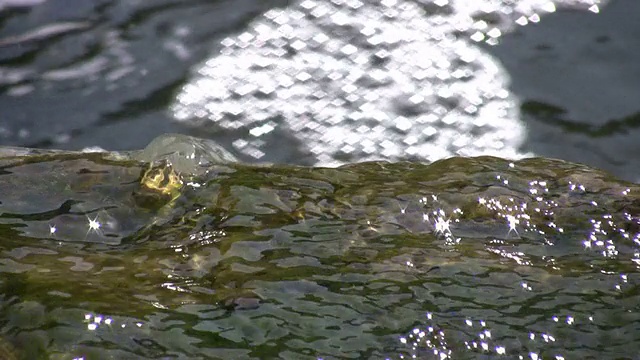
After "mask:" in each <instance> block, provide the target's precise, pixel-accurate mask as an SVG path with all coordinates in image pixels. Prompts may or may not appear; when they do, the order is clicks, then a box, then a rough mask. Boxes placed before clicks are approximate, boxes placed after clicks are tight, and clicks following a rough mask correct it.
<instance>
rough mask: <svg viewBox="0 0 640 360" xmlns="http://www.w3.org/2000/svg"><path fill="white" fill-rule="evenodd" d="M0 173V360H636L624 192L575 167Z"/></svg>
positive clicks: (37, 159) (630, 234)
mask: <svg viewBox="0 0 640 360" xmlns="http://www.w3.org/2000/svg"><path fill="white" fill-rule="evenodd" d="M3 154H4V155H5V156H4V157H2V158H1V159H0V294H1V295H0V337H1V339H2V344H0V345H1V346H0V351H3V352H4V355H3V356H4V358H9V359H80V358H82V359H270V358H282V359H318V358H322V359H386V358H388V359H409V358H413V357H414V356H415V358H419V359H518V358H523V359H580V358H583V359H595V358H598V359H633V358H636V356H637V354H639V353H640V314H639V310H640V309H639V307H640V305H639V304H640V292H639V291H638V282H639V281H640V276H639V275H640V235H639V220H638V210H639V209H640V201H639V198H638V194H639V191H640V189H639V188H638V185H635V184H630V183H626V182H623V181H619V180H617V179H615V178H612V177H610V176H609V175H607V174H605V173H603V172H601V171H598V170H594V169H592V168H588V167H585V166H582V165H577V164H573V163H568V162H563V161H557V160H549V159H541V158H536V159H528V160H521V161H518V162H513V163H511V162H509V161H505V160H502V159H499V158H492V157H481V158H451V159H447V160H442V161H438V162H435V163H432V164H430V165H427V164H420V163H409V162H400V163H386V162H370V163H361V164H356V165H348V166H343V167H340V168H335V169H329V168H307V167H294V166H251V165H242V164H235V163H227V164H225V163H218V164H216V163H215V161H211V162H210V163H209V164H207V165H206V166H200V167H199V168H198V171H195V172H194V173H197V175H192V174H190V173H185V172H183V173H180V174H177V173H176V172H175V171H174V169H173V167H172V165H171V164H168V163H167V162H166V161H159V160H157V161H155V162H154V163H153V164H152V165H153V167H152V168H151V170H149V169H150V167H149V164H148V163H144V162H139V161H135V160H132V158H131V157H130V156H128V155H126V154H125V155H117V154H113V153H110V154H107V153H102V154H99V153H98V154H80V153H66V152H59V153H53V152H43V151H40V152H39V154H38V152H27V151H21V150H15V149H13V150H11V149H7V150H3ZM163 158H164V159H167V158H168V157H166V156H164V157H163ZM176 163H177V162H176ZM154 184H155V185H156V186H155V188H154V187H153V186H152V185H154Z"/></svg>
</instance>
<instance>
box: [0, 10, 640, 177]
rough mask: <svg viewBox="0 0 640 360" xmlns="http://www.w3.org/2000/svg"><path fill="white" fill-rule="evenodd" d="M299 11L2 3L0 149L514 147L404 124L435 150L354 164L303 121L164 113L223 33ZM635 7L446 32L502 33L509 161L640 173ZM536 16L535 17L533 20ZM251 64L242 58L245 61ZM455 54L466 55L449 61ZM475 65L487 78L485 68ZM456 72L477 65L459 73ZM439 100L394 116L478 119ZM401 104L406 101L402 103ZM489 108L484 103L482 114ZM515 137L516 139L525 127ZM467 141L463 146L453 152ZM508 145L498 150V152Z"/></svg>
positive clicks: (450, 150) (439, 127)
mask: <svg viewBox="0 0 640 360" xmlns="http://www.w3.org/2000/svg"><path fill="white" fill-rule="evenodd" d="M13 3H19V1H17V2H13ZM338 3H343V2H340V1H337V2H336V4H338ZM394 3H395V2H394ZM507 3H508V2H505V3H504V4H507ZM291 4H294V3H293V2H292V3H291ZM291 4H289V2H287V1H284V0H283V1H250V0H243V1H154V2H153V3H145V2H135V1H93V2H85V1H71V2H70V1H66V0H49V1H44V2H41V3H39V4H36V5H33V6H24V7H17V6H6V7H5V8H3V9H2V10H0V109H2V117H1V118H0V145H12V146H29V147H39V148H60V149H74V150H79V149H82V148H85V147H90V146H99V147H101V148H103V149H107V150H124V149H139V148H142V147H144V146H145V145H146V144H147V143H148V142H149V141H150V140H151V139H153V138H154V137H155V136H157V135H159V134H162V133H166V132H179V133H186V134H190V135H197V136H200V137H209V138H212V139H215V140H216V141H218V142H220V143H221V144H223V145H224V146H225V147H227V148H228V149H230V150H232V151H235V152H236V154H237V155H238V156H239V157H240V158H241V159H243V160H245V161H271V162H281V163H297V164H304V165H313V164H318V162H317V160H315V159H317V158H318V156H320V157H322V156H325V158H329V159H338V160H340V159H344V160H346V161H347V162H352V161H359V160H367V159H369V158H368V157H362V156H361V155H362V154H365V155H371V154H374V155H376V154H377V157H379V158H381V159H389V160H394V161H395V160H402V159H403V158H408V159H413V160H423V161H427V160H429V161H432V160H434V159H437V158H438V156H441V157H447V156H452V155H456V154H460V155H482V154H484V153H486V152H485V151H484V150H487V149H490V148H487V147H484V148H483V146H482V145H481V146H477V147H474V146H471V145H473V144H477V143H480V142H482V141H484V140H481V136H480V135H478V134H481V135H486V133H487V132H489V133H490V132H491V131H496V132H497V131H499V132H504V133H505V134H506V135H505V136H506V137H503V140H504V138H507V139H508V137H509V135H508V134H509V131H511V130H509V129H510V126H511V125H501V126H502V127H499V128H496V129H494V130H492V129H491V128H489V129H485V128H483V125H480V127H472V128H469V129H468V130H459V131H458V132H457V133H456V132H453V133H452V134H450V135H447V134H448V132H447V131H448V129H449V128H450V127H451V126H452V125H451V123H450V120H447V119H445V120H444V121H440V122H438V121H436V122H434V123H432V125H429V127H426V128H424V129H422V128H420V129H419V130H422V132H420V131H418V132H417V133H418V134H419V136H417V137H416V136H413V134H409V136H406V137H405V138H397V139H396V138H395V137H393V136H395V135H393V136H392V134H395V133H402V132H403V131H405V128H403V126H404V124H400V125H398V124H395V125H393V124H392V125H388V124H382V127H383V128H384V129H387V130H389V134H390V135H384V136H387V137H388V138H390V139H391V140H390V141H392V142H396V143H402V141H404V142H405V143H407V144H413V143H414V142H416V141H417V142H418V144H420V143H423V144H424V143H429V142H433V148H427V149H424V150H419V151H418V152H417V153H416V152H415V150H414V151H413V152H412V149H411V147H410V146H409V147H406V146H405V147H404V148H401V149H400V150H399V152H398V151H396V152H395V153H392V151H391V150H390V152H389V153H390V154H391V155H385V150H388V149H389V146H388V145H389V144H384V141H383V140H381V141H380V142H378V143H375V144H374V147H373V148H372V150H367V149H365V150H366V151H368V152H365V153H362V151H360V153H357V152H353V153H352V154H347V155H349V156H345V153H344V150H343V149H345V148H346V149H347V151H350V150H351V149H350V147H351V146H352V145H353V144H354V142H356V143H362V141H361V140H360V139H359V140H354V139H352V140H349V139H346V140H344V141H345V142H343V143H340V144H334V145H331V143H330V141H329V143H328V144H327V143H323V144H321V145H323V147H322V149H320V150H316V149H308V148H307V149H305V148H304V147H305V145H306V143H308V140H307V139H308V138H299V137H297V136H296V133H295V131H294V130H292V128H293V127H294V126H289V127H283V126H281V125H278V126H277V129H276V130H274V131H273V132H272V133H271V135H270V136H262V137H258V138H256V137H254V136H252V135H251V134H252V133H251V126H253V125H250V124H245V125H243V127H242V128H241V129H238V130H234V128H233V127H231V128H229V127H227V128H223V127H220V126H209V125H206V126H201V125H202V122H203V119H205V120H207V119H206V118H207V117H211V116H212V115H210V114H209V115H205V116H204V117H202V116H201V114H206V113H207V112H210V109H207V106H206V104H200V105H197V104H196V105H195V106H192V109H191V110H189V111H190V115H189V117H190V119H189V120H188V121H186V122H185V121H182V122H177V121H175V119H174V114H172V111H170V110H169V108H170V107H171V106H172V105H173V104H174V103H175V102H176V100H175V99H176V97H177V96H178V95H179V94H180V93H181V92H182V89H183V87H184V86H185V85H186V84H188V83H189V82H190V81H192V80H191V79H192V78H193V77H194V69H198V66H196V65H197V64H201V63H202V62H203V61H205V60H206V59H207V58H208V57H210V56H212V55H213V59H215V58H216V54H217V53H218V52H220V51H224V48H225V46H223V45H221V44H220V42H221V40H222V39H224V38H225V36H232V35H234V34H238V33H241V32H242V31H244V30H245V29H246V27H247V24H249V23H250V22H252V21H254V20H255V19H257V18H260V17H261V16H262V14H263V13H265V11H267V10H268V9H276V8H279V7H280V8H283V9H284V8H287V7H288V6H292V5H291ZM376 4H377V2H376ZM416 4H419V5H420V6H421V9H424V11H425V12H426V14H428V15H427V16H428V19H432V20H433V21H434V22H435V23H438V24H439V23H442V22H447V21H450V20H449V19H455V12H456V11H458V10H456V8H455V7H452V6H451V5H450V4H449V5H447V2H446V1H445V2H442V1H435V2H434V1H427V0H424V1H422V0H421V1H418V2H416ZM509 4H510V3H509ZM637 4H638V3H637V2H635V1H633V0H616V1H611V2H610V3H606V4H601V5H600V7H598V8H597V9H598V12H599V13H597V14H595V13H593V12H591V11H588V10H586V7H587V6H583V7H582V8H581V10H575V9H564V8H563V7H562V3H557V6H558V9H557V11H555V13H551V14H543V12H540V11H538V12H537V13H540V14H543V16H542V20H541V21H540V22H539V23H534V22H535V21H533V20H531V21H529V24H528V25H527V26H520V25H513V20H509V17H508V16H507V15H505V14H507V11H506V10H505V11H504V13H503V12H501V11H502V10H501V9H503V8H504V9H506V7H505V6H507V5H508V4H507V5H504V6H503V7H502V8H500V7H497V8H492V9H490V10H487V11H488V12H487V13H484V15H483V13H482V12H478V13H475V14H472V15H471V16H472V17H473V18H474V21H476V22H475V23H473V26H471V25H464V26H466V27H467V28H466V30H462V31H458V30H454V31H453V32H452V33H451V34H454V35H455V36H462V38H464V37H465V36H467V37H468V36H470V35H471V34H472V33H473V31H475V28H474V26H475V27H476V28H479V27H478V26H477V25H478V24H480V23H482V24H485V25H486V24H489V26H493V25H496V26H497V28H500V29H503V34H502V36H501V37H499V38H497V39H498V40H499V41H496V43H497V45H492V46H489V45H486V46H483V49H484V50H483V51H486V52H487V53H488V54H492V55H494V56H495V57H496V58H497V59H499V61H500V62H501V63H502V65H503V66H504V67H505V69H506V73H505V74H506V75H505V76H508V78H509V84H508V85H507V89H508V90H509V91H511V92H513V95H514V96H515V98H517V99H516V100H517V101H518V102H517V104H516V105H514V106H513V107H514V111H515V112H516V113H515V114H511V115H507V118H509V119H512V120H513V121H514V124H516V125H513V126H514V129H515V128H518V129H519V128H520V127H522V128H524V129H525V131H524V137H523V139H522V141H514V144H513V145H512V144H507V145H505V146H506V149H505V150H509V151H503V152H502V154H503V155H502V156H511V154H522V155H526V154H528V153H533V154H534V155H541V156H549V157H555V158H561V159H567V160H571V161H577V162H581V163H585V164H589V165H592V166H596V167H598V168H602V169H605V170H608V171H611V172H612V173H613V174H615V175H617V176H620V177H622V178H624V179H627V180H632V181H637V180H638V179H639V178H640V173H639V172H638V170H637V169H639V168H640V166H639V165H640V164H638V161H639V160H638V157H637V156H636V154H637V153H638V151H637V150H639V149H638V145H637V142H636V141H635V140H636V139H637V138H638V130H637V126H636V122H637V119H636V118H637V112H638V109H637V99H638V98H640V97H639V96H638V90H637V86H635V84H636V83H637V80H638V79H639V76H638V74H639V70H638V67H639V66H640V65H638V64H640V59H639V58H640V54H638V53H637V50H636V49H638V48H639V47H638V46H636V45H637V44H638V40H637V39H638V38H639V37H638V36H637V34H638V33H639V30H638V27H639V25H638V22H637V21H636V19H635V14H637V13H638V5H637ZM454 5H455V4H454ZM509 6H511V5H509ZM363 9H366V7H365V8H363ZM361 12H364V10H363V11H361ZM537 13H534V14H533V15H531V16H529V17H530V18H531V19H533V18H534V17H535V16H537ZM514 18H515V17H514ZM438 19H441V20H438ZM505 19H506V20H505ZM509 24H511V25H509ZM512 25H513V26H512ZM460 26H462V25H460ZM489 28H490V27H489ZM489 28H488V29H489ZM436 29H438V28H436ZM455 31H458V34H457V35H456V34H455ZM487 33H488V32H487ZM447 36H448V35H447ZM452 36H453V35H452ZM487 38H490V37H489V36H487ZM490 39H491V38H490ZM468 42H470V43H474V42H473V41H472V40H468ZM481 44H482V43H478V45H481ZM492 44H493V43H492ZM243 56H244V55H242V54H241V53H240V55H239V58H240V59H241V58H242V57H243ZM450 60H451V61H454V62H455V61H458V60H456V59H449V60H446V61H445V62H447V61H450ZM232 61H233V60H232ZM472 65H474V64H472ZM471 69H472V70H471V71H481V70H482V67H480V68H479V69H480V70H477V69H478V67H477V66H476V70H473V66H472V67H471ZM214 70H215V71H221V70H219V68H214ZM451 71H453V70H451ZM461 71H463V72H464V71H469V70H468V69H465V68H461ZM197 72H198V71H196V73H197ZM478 74H479V73H478ZM208 76H210V75H208ZM224 76H226V75H225V74H217V75H216V74H214V75H213V77H212V79H213V80H214V81H218V80H220V81H221V78H222V77H224ZM472 77H473V76H472ZM439 78H442V76H441V75H438V76H436V77H434V78H433V79H432V80H430V83H429V84H431V85H433V87H434V88H437V86H439V85H438V82H439V81H440V80H438V79H439ZM216 79H218V80H216ZM193 81H197V78H196V80H193ZM463 81H464V80H463ZM427 85H428V84H427ZM418 86H420V85H419V84H418ZM425 86H426V85H425ZM470 86H472V85H470ZM473 86H478V85H473ZM436 91H437V89H436ZM454 91H455V90H454ZM487 91H489V90H487ZM490 91H495V90H490ZM478 92H479V93H482V90H481V89H480V90H478ZM330 96H331V95H330ZM335 96H338V95H337V94H336V95H335ZM382 96H383V97H384V96H385V95H384V94H382ZM438 96H440V95H438ZM444 96H445V98H438V99H436V100H435V101H436V102H435V103H433V102H431V103H429V102H427V103H425V104H426V105H422V104H418V105H417V106H414V107H411V106H413V105H411V103H409V105H411V106H410V107H406V108H404V109H401V110H400V111H399V112H398V114H400V117H402V116H406V117H407V119H409V121H417V120H415V119H416V118H415V117H414V118H412V117H411V116H412V114H414V112H415V111H418V112H420V111H426V112H424V114H430V111H433V112H434V113H437V114H440V115H439V116H441V117H443V118H446V115H447V114H451V116H453V117H455V116H457V115H456V113H457V112H458V111H459V112H461V113H463V114H464V113H465V111H473V110H468V109H469V108H468V107H465V106H467V105H468V104H466V103H465V101H466V100H464V99H462V100H457V99H456V98H453V99H452V98H446V96H447V95H444ZM509 96H511V95H509ZM241 100H242V99H241ZM242 101H244V100H242ZM242 101H241V102H242ZM399 101H400V103H401V104H404V101H405V100H403V99H400V100H399ZM461 101H462V102H461ZM492 101H493V100H483V102H484V104H485V105H486V106H485V108H486V107H490V106H491V104H492ZM210 106H218V105H216V104H213V105H210ZM402 107H405V105H402ZM463 107H465V108H464V110H463V109H462V108H463ZM471 107H472V108H473V105H472V106H471ZM501 111H502V110H501ZM509 111H511V110H509ZM473 116H476V115H473ZM476 118H478V117H477V116H476ZM472 119H473V118H472ZM480 119H481V121H480V123H485V122H487V121H488V122H489V123H490V122H491V121H492V120H491V112H489V115H486V114H485V115H480ZM207 121H208V120H207ZM429 121H431V120H429ZM465 121H467V120H465ZM276 122H277V120H276ZM269 124H270V123H266V125H267V126H271V125H269ZM320 124H321V125H322V123H320ZM259 125H262V126H264V125H265V124H264V123H259ZM314 126H317V125H314ZM394 126H396V127H394ZM416 126H417V125H414V128H415V127H416ZM420 126H422V125H420ZM453 126H458V125H457V124H456V123H454V124H453ZM371 128H372V129H373V128H374V127H373V126H372V127H371ZM398 128H399V129H400V130H398ZM464 128H465V127H464V126H463V127H462V129H464ZM346 129H347V130H340V129H338V130H337V131H339V132H340V131H354V132H355V131H356V130H357V127H355V126H354V127H353V128H349V127H348V128H346ZM385 131H386V130H385ZM513 131H514V134H517V133H518V131H519V130H513ZM384 134H387V132H384ZM433 134H435V135H433ZM518 136H519V135H514V137H518ZM460 137H464V138H465V139H466V140H465V141H466V143H467V144H468V145H464V142H463V143H462V145H458V144H456V139H459V138H460ZM310 138H313V135H312V136H311V137H310ZM383 138H384V137H382V138H381V139H383ZM252 139H253V140H255V141H254V143H257V146H258V147H259V150H260V151H259V153H260V157H259V158H256V157H252V156H250V155H247V154H245V153H243V152H242V151H240V150H241V149H240V148H239V147H237V146H236V148H234V146H232V144H238V141H240V143H242V142H243V141H244V140H248V141H250V142H251V141H252ZM441 140H442V141H441ZM503 140H496V141H498V143H500V142H502V141H503ZM381 143H382V145H381ZM452 144H453V145H452ZM402 145H403V146H404V144H402ZM332 146H333V147H332ZM385 146H387V147H385ZM356 147H357V146H356ZM483 149H484V150H483ZM314 151H316V152H315V153H314ZM500 151H502V150H500V149H498V150H496V149H493V150H491V152H489V153H491V154H495V153H496V152H498V154H499V153H500ZM427 153H428V154H427ZM440 153H441V155H438V154H440ZM327 154H328V155H327ZM358 154H360V155H358ZM322 164H324V162H323V163H322Z"/></svg>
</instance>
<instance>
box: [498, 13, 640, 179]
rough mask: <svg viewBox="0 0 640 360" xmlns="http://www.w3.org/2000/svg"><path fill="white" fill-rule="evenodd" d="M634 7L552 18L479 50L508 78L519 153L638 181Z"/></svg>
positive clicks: (638, 64)
mask: <svg viewBox="0 0 640 360" xmlns="http://www.w3.org/2000/svg"><path fill="white" fill-rule="evenodd" d="M638 14H640V2H638V1H632V0H631V1H630V0H617V1H612V2H611V3H609V4H608V5H606V6H604V7H603V8H602V11H601V12H600V13H598V14H594V13H591V12H575V11H558V12H556V13H555V14H549V15H547V16H545V17H544V20H543V21H542V22H541V23H540V25H539V26H528V27H522V28H518V29H517V30H516V31H514V32H512V33H509V34H507V35H506V36H504V37H503V38H502V40H501V42H500V44H499V45H497V46H493V47H487V48H486V50H487V51H488V52H489V53H491V54H493V55H495V56H496V57H497V58H498V59H499V60H500V62H501V63H502V64H504V66H505V68H506V69H507V71H508V72H509V75H510V76H511V85H510V88H511V90H512V91H513V92H514V93H515V94H516V95H517V96H518V97H519V98H520V99H521V101H522V105H521V115H522V120H523V121H525V122H526V127H527V141H526V142H525V144H524V146H523V147H524V148H525V149H526V150H529V151H532V152H534V153H536V154H538V155H541V156H548V157H553V158H558V159H566V160H569V161H578V162H582V163H585V164H589V165H591V166H595V167H598V168H601V169H605V170H607V171H610V172H612V173H614V174H616V175H618V176H620V177H623V178H626V179H629V180H632V181H638V180H640V173H639V172H638V168H639V167H640V157H639V156H638V154H640V141H638V140H639V139H640V105H639V104H638V99H640V86H638V84H639V83H640V51H639V49H640V21H638Z"/></svg>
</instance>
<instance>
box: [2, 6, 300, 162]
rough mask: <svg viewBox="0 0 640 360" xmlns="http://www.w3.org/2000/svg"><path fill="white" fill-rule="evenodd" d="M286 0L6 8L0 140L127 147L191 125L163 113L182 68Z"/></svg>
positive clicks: (5, 142) (179, 83)
mask: <svg viewBox="0 0 640 360" xmlns="http://www.w3.org/2000/svg"><path fill="white" fill-rule="evenodd" d="M287 2H288V1H287V0H269V1H254V0H240V1H237V0H234V1H228V0H216V1H202V0H191V1H182V0H180V1H175V0H166V1H154V2H152V3H146V2H144V3H136V2H126V1H113V0H104V1H95V2H90V3H89V2H84V1H73V2H71V3H70V2H69V1H67V0H48V1H45V2H43V3H41V4H37V5H35V6H33V7H26V6H25V7H12V8H4V9H2V12H1V13H0V108H2V109H3V111H2V113H3V114H2V121H1V122H0V144H1V145H11V146H29V147H39V148H60V149H73V150H79V149H82V148H84V147H88V146H100V147H102V148H105V149H110V150H127V149H139V148H141V147H143V146H144V145H145V144H147V143H148V142H149V141H151V139H153V138H155V137H156V136H157V135H159V134H162V133H167V132H183V133H189V131H188V130H187V129H185V128H183V127H182V126H181V125H179V124H177V123H175V122H173V121H171V120H172V118H171V116H170V115H169V114H167V113H166V112H165V109H166V107H167V104H169V103H170V102H171V101H172V99H173V97H174V96H175V93H176V92H177V91H178V90H179V88H180V87H181V86H182V84H183V82H184V81H185V79H186V78H187V76H188V75H189V70H190V69H191V68H192V67H193V66H194V65H195V64H197V63H199V62H201V61H202V60H203V59H205V57H206V56H208V55H209V54H210V52H211V48H212V45H214V44H217V43H219V42H220V39H221V38H222V37H224V36H225V35H226V34H228V33H231V32H236V31H238V30H239V29H242V28H243V26H244V25H245V24H246V23H247V22H249V21H251V20H252V19H253V18H254V17H255V16H258V15H260V14H262V13H264V12H265V11H266V10H268V9H270V8H273V7H276V6H286V4H287ZM25 95H26V96H25ZM45 124H46V125H45ZM199 135H200V136H203V135H202V134H199Z"/></svg>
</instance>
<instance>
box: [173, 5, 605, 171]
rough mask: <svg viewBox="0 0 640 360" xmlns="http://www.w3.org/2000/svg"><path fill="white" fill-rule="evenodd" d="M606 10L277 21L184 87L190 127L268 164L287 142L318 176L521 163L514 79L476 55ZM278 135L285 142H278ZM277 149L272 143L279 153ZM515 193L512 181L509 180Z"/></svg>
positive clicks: (183, 116) (455, 10) (365, 14)
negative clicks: (359, 164) (354, 169)
mask: <svg viewBox="0 0 640 360" xmlns="http://www.w3.org/2000/svg"><path fill="white" fill-rule="evenodd" d="M599 3H600V1H597V0H569V1H562V2H561V1H553V2H552V1H548V0H527V1H517V2H514V1H507V0H503V1H476V0H465V1H456V2H450V1H443V0H436V1H428V0H427V1H408V0H398V1H385V0H383V1H367V2H360V1H344V2H343V1H327V0H316V1H314V0H305V1H298V2H294V3H293V4H291V5H290V6H288V7H286V8H284V9H280V8H277V9H271V10H269V11H268V12H266V13H265V14H263V15H262V16H261V17H258V18H257V19H256V20H255V21H253V22H252V23H250V24H249V25H248V26H247V27H246V28H245V29H243V30H242V31H241V32H239V33H238V34H235V35H232V36H229V37H227V38H225V39H223V40H222V41H221V42H220V45H221V47H222V48H221V49H220V50H219V54H218V53H217V54H215V55H214V56H213V57H212V58H210V59H208V60H207V61H205V62H204V64H202V65H201V66H200V68H199V69H197V71H196V72H195V74H194V75H193V79H192V80H191V81H190V82H189V83H188V84H187V85H185V86H184V87H183V89H182V91H181V93H180V94H179V95H178V96H177V101H176V103H175V104H174V105H173V107H172V110H173V114H174V117H175V118H176V119H177V120H178V121H181V122H186V123H190V124H199V126H205V127H210V126H213V128H214V129H224V130H228V131H237V130H240V133H242V134H247V135H248V136H247V137H246V138H245V139H243V140H241V141H240V140H236V141H233V147H234V148H235V150H236V151H238V152H240V153H243V154H245V155H246V156H249V157H251V158H254V159H256V160H260V159H262V158H263V157H264V156H265V155H266V154H267V153H268V152H269V151H270V150H269V147H270V146H271V147H273V146H276V147H277V146H280V144H281V143H280V142H277V141H276V143H277V144H275V143H274V138H273V137H274V136H276V137H277V136H279V135H274V134H282V133H285V134H287V135H291V136H292V137H293V138H295V139H296V140H298V141H299V143H300V144H303V145H302V146H303V147H304V148H303V149H302V151H303V152H305V153H308V154H310V155H311V156H312V157H313V158H314V159H315V165H319V166H327V165H329V166H330V165H339V164H342V163H344V162H354V161H364V160H379V159H384V160H398V159H407V158H409V159H418V160H429V161H434V160H437V159H441V158H446V157H450V156H454V155H462V156H477V155H496V156H501V157H507V158H521V157H524V156H528V155H531V154H525V153H522V152H520V151H519V150H518V148H519V146H520V145H521V143H522V141H523V139H524V136H525V129H524V126H523V124H522V122H521V121H520V120H519V113H518V103H517V99H516V98H515V97H514V96H513V95H512V94H511V93H510V92H509V90H508V86H509V78H508V76H507V74H506V72H505V71H504V70H503V69H502V67H501V66H500V65H499V64H498V63H497V61H496V60H495V59H493V58H492V57H491V56H489V55H488V54H486V53H485V52H484V51H482V50H481V49H480V48H479V47H477V45H476V44H477V43H483V44H488V45H495V44H497V43H498V42H499V40H500V37H501V36H502V35H503V34H504V33H505V32H508V31H510V30H511V29H512V28H513V27H515V26H524V25H527V24H529V23H537V22H539V21H540V18H541V15H544V14H546V13H550V12H554V11H556V9H557V7H559V6H567V7H568V6H571V7H579V8H587V7H589V6H591V7H593V6H596V7H597V5H598V4H599ZM276 130H277V131H276ZM270 139H271V142H270ZM505 181H507V180H505Z"/></svg>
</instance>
